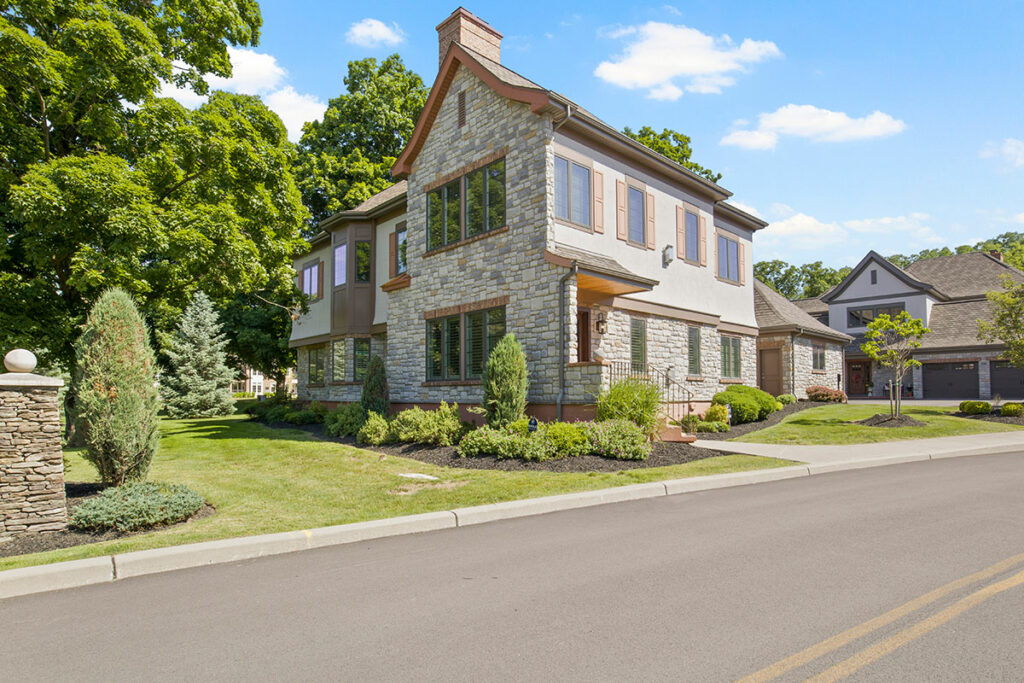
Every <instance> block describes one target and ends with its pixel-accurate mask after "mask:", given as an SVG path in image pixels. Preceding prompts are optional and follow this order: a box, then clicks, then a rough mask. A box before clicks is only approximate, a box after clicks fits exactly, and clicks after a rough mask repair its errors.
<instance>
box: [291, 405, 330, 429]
mask: <svg viewBox="0 0 1024 683" xmlns="http://www.w3.org/2000/svg"><path fill="white" fill-rule="evenodd" d="M283 421H284V422H287V423H288V424H292V425H312V424H317V423H318V422H322V421H323V418H321V417H320V415H318V414H317V413H316V411H315V410H310V409H309V408H304V409H302V410H289V411H287V412H286V413H285V414H284V419H283Z"/></svg>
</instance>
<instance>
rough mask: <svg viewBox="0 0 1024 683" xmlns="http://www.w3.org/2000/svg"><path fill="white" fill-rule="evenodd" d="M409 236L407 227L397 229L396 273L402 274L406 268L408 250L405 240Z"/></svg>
mask: <svg viewBox="0 0 1024 683" xmlns="http://www.w3.org/2000/svg"><path fill="white" fill-rule="evenodd" d="M407 236H408V231H407V230H406V229H405V227H404V226H403V227H401V228H399V229H398V230H395V273H396V274H398V275H401V274H402V273H404V272H405V270H406V267H407V265H406V260H405V259H406V251H405V242H406V238H407Z"/></svg>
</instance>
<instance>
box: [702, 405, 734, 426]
mask: <svg viewBox="0 0 1024 683" xmlns="http://www.w3.org/2000/svg"><path fill="white" fill-rule="evenodd" d="M704 421H705V422H728V421H729V409H728V408H726V407H725V406H724V405H722V404H720V403H715V404H712V405H711V407H710V408H708V411H707V412H706V413H704Z"/></svg>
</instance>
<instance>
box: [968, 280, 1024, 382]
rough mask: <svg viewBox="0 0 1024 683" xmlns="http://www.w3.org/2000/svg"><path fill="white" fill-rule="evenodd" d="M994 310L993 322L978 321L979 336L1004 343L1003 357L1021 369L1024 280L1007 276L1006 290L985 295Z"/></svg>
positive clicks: (1023, 350)
mask: <svg viewBox="0 0 1024 683" xmlns="http://www.w3.org/2000/svg"><path fill="white" fill-rule="evenodd" d="M985 296H986V297H987V298H988V301H989V309H990V310H991V312H992V320H991V322H989V321H987V320H978V339H981V340H982V341H986V342H989V343H992V342H1001V343H1003V344H1004V345H1005V346H1006V348H1005V349H1004V350H1003V353H1002V357H1003V358H1005V359H1006V360H1008V361H1010V363H1012V364H1013V365H1015V366H1017V367H1018V368H1024V282H1014V280H1013V278H1011V277H1009V276H1004V277H1003V289H1002V290H998V289H996V290H993V291H991V292H988V293H986V294H985Z"/></svg>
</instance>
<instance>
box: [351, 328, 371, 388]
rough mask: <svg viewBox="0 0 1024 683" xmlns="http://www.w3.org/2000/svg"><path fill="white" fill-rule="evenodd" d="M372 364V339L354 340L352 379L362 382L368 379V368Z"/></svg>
mask: <svg viewBox="0 0 1024 683" xmlns="http://www.w3.org/2000/svg"><path fill="white" fill-rule="evenodd" d="M369 366H370V340H369V339H365V338H363V339H353V340H352V379H353V380H354V381H356V382H362V381H363V380H364V379H366V368H368V367H369Z"/></svg>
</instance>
